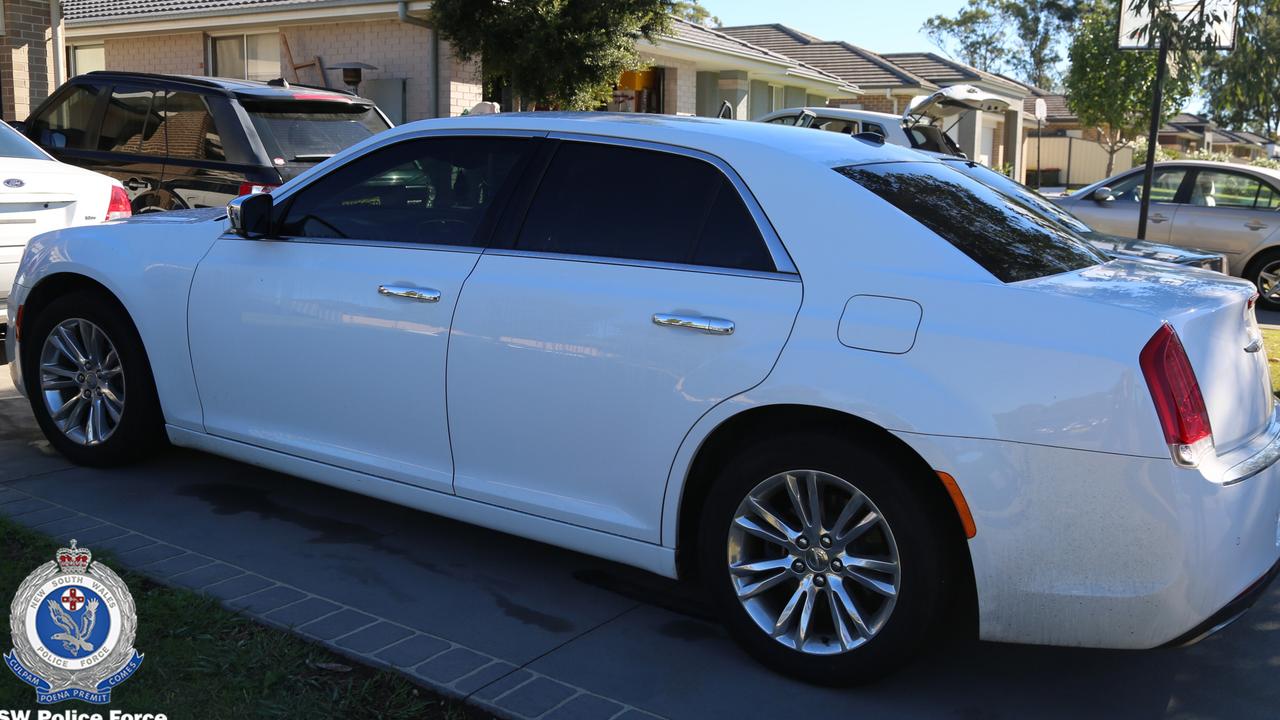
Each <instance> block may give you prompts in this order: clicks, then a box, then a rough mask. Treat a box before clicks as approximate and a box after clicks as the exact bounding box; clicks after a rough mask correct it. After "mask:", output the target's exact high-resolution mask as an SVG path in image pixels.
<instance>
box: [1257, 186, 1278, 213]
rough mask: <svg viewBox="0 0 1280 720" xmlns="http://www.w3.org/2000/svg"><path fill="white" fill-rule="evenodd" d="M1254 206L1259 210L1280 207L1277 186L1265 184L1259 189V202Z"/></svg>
mask: <svg viewBox="0 0 1280 720" xmlns="http://www.w3.org/2000/svg"><path fill="white" fill-rule="evenodd" d="M1254 207H1256V208H1258V209H1259V210H1275V209H1276V208H1280V194H1277V193H1276V190H1275V188H1273V187H1271V186H1270V185H1263V186H1262V189H1261V190H1259V191H1258V202H1257V203H1256V204H1254Z"/></svg>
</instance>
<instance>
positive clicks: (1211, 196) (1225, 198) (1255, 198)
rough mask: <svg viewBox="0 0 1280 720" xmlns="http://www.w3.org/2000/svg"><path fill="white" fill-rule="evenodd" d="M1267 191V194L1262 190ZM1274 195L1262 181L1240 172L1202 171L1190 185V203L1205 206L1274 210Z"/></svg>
mask: <svg viewBox="0 0 1280 720" xmlns="http://www.w3.org/2000/svg"><path fill="white" fill-rule="evenodd" d="M1264 188H1266V191H1267V192H1266V193H1265V194H1264V193H1263V189H1264ZM1273 197H1274V194H1273V193H1272V192H1271V188H1270V187H1268V186H1266V185H1264V184H1263V183H1262V181H1261V180H1258V179H1257V178H1255V177H1253V176H1251V175H1242V174H1240V173H1233V172H1222V171H1220V170H1201V171H1200V172H1199V173H1198V174H1197V175H1196V180H1195V184H1194V185H1192V186H1191V204H1192V205H1200V206H1202V207H1234V208H1250V209H1252V208H1253V207H1254V206H1255V205H1259V206H1261V207H1262V208H1268V207H1271V204H1272V203H1273V202H1274V200H1273Z"/></svg>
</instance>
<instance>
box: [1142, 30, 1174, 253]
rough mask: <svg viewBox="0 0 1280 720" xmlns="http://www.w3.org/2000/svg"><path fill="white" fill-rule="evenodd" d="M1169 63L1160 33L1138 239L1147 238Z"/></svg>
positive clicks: (1165, 35) (1163, 35)
mask: <svg viewBox="0 0 1280 720" xmlns="http://www.w3.org/2000/svg"><path fill="white" fill-rule="evenodd" d="M1168 64H1169V34H1168V33H1167V32H1162V33H1160V51H1159V53H1158V54H1157V56H1156V82H1155V88H1154V89H1153V91H1152V93H1151V129H1150V130H1149V131H1148V132H1147V166H1146V169H1145V170H1143V173H1142V203H1141V205H1140V206H1139V208H1138V235H1137V237H1138V239H1139V240H1146V239H1147V211H1148V210H1149V209H1150V207H1151V181H1152V178H1153V177H1154V176H1155V168H1156V145H1157V143H1158V142H1159V139H1160V110H1161V106H1162V105H1163V104H1164V76H1165V72H1166V70H1167V69H1168Z"/></svg>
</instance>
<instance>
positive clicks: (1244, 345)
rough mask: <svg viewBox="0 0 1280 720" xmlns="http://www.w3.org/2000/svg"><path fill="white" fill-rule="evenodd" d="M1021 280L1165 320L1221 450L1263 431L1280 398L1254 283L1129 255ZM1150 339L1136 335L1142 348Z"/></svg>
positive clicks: (1226, 449) (1028, 283) (1227, 449)
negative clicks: (1182, 351) (1256, 309)
mask: <svg viewBox="0 0 1280 720" xmlns="http://www.w3.org/2000/svg"><path fill="white" fill-rule="evenodd" d="M1019 284H1020V285H1022V286H1024V287H1028V288H1032V287H1033V288H1037V289H1040V290H1045V291H1049V292H1055V293H1061V294H1065V295H1072V296H1078V297H1082V298H1085V299H1088V300H1091V301H1093V302H1099V303H1105V304H1108V305H1113V306H1117V307H1123V308H1126V309H1130V310H1135V311H1138V312H1142V313H1145V314H1147V315H1149V316H1151V317H1152V318H1153V319H1154V320H1155V321H1156V323H1154V324H1153V329H1154V328H1158V327H1159V325H1160V324H1161V323H1168V324H1169V325H1170V326H1171V327H1172V328H1173V329H1174V331H1176V332H1177V334H1178V338H1179V339H1180V340H1181V342H1182V346H1183V348H1185V350H1186V353H1187V358H1188V359H1189V360H1190V362H1191V367H1192V369H1193V370H1194V371H1195V376H1196V380H1197V382H1198V384H1199V386H1200V392H1201V394H1202V395H1203V396H1204V402H1205V406H1206V408H1207V409H1208V412H1209V421H1210V424H1211V426H1212V429H1213V439H1214V445H1215V447H1216V449H1217V451H1218V452H1219V453H1222V452H1226V451H1229V450H1231V449H1232V448H1235V447H1237V446H1239V445H1241V444H1243V443H1245V442H1248V441H1249V440H1250V439H1252V438H1253V437H1254V436H1255V435H1257V434H1258V433H1259V432H1261V431H1263V430H1264V429H1265V428H1266V425H1267V422H1268V419H1269V418H1270V416H1271V411H1272V405H1273V403H1274V402H1275V401H1274V398H1273V396H1272V394H1271V376H1270V369H1269V366H1268V362H1267V353H1266V349H1265V347H1264V346H1263V343H1262V340H1261V331H1260V330H1259V329H1258V323H1257V320H1256V318H1255V317H1254V314H1253V298H1254V296H1255V294H1256V292H1255V290H1254V288H1253V286H1252V285H1251V284H1249V283H1247V282H1244V281H1240V280H1235V279H1231V278H1227V277H1225V276H1223V275H1221V274H1218V273H1214V272H1211V271H1205V270H1195V269H1184V268H1178V267H1166V266H1162V265H1160V264H1156V263H1148V262H1138V261H1130V260H1115V261H1112V262H1109V263H1106V264H1105V265H1099V266H1095V267H1091V268H1086V269H1084V270H1078V271H1076V272H1071V273H1063V274H1060V275H1054V276H1051V277H1045V278H1038V279H1036V280H1029V281H1024V282H1023V283H1019ZM1148 339H1149V338H1137V339H1135V340H1136V342H1137V345H1138V346H1139V347H1141V346H1142V345H1143V344H1144V343H1145V342H1147V340H1148ZM1134 362H1135V363H1136V362H1137V357H1136V356H1135V357H1134Z"/></svg>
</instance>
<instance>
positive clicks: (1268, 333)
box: [1262, 328, 1280, 392]
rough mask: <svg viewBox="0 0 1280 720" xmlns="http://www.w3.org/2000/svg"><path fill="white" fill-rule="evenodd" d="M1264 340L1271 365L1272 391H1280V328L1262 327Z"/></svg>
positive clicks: (1268, 361)
mask: <svg viewBox="0 0 1280 720" xmlns="http://www.w3.org/2000/svg"><path fill="white" fill-rule="evenodd" d="M1262 341H1263V342H1264V343H1266V345H1267V363H1269V364H1270V365H1271V391H1272V392H1280V330H1272V329H1271V328H1262Z"/></svg>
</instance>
